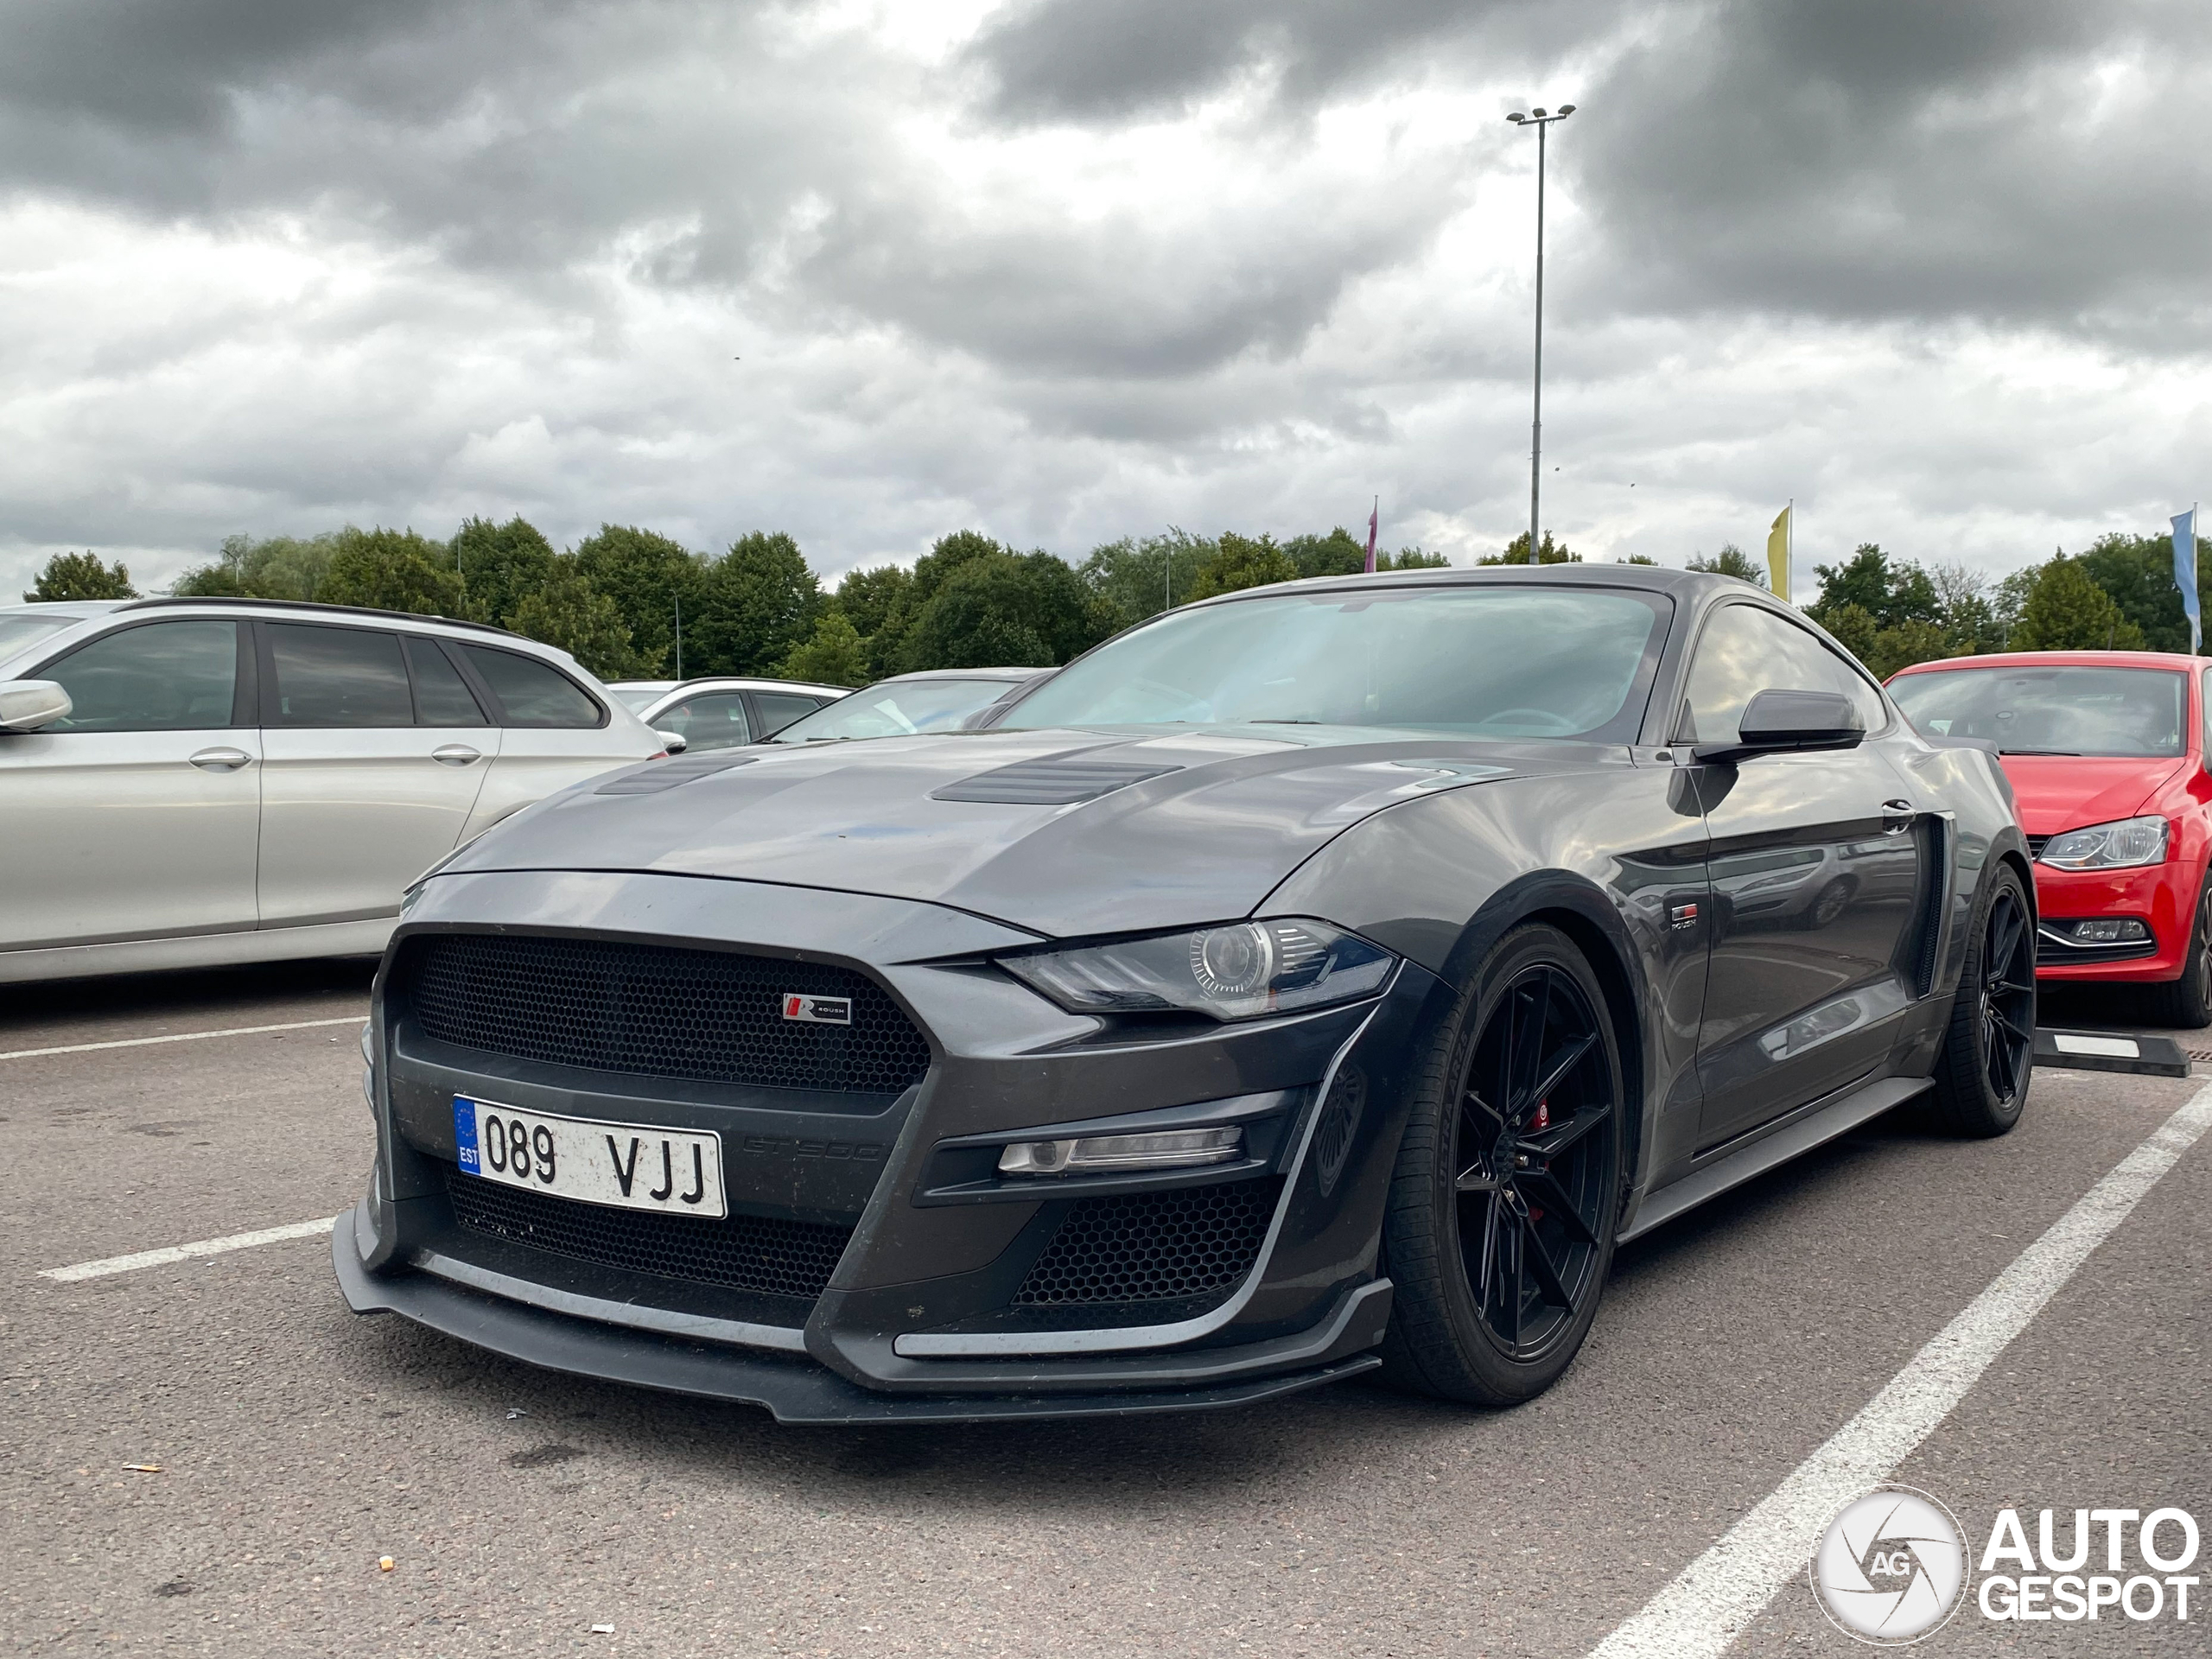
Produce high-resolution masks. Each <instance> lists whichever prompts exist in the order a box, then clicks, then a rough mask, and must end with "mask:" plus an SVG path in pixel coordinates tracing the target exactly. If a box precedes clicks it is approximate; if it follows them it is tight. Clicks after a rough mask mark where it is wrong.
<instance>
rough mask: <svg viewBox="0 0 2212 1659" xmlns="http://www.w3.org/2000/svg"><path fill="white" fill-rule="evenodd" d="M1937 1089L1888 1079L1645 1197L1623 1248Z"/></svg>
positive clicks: (1931, 1081)
mask: <svg viewBox="0 0 2212 1659" xmlns="http://www.w3.org/2000/svg"><path fill="white" fill-rule="evenodd" d="M1935 1086H1936V1080H1935V1078H1933V1077H1884V1078H1882V1079H1880V1080H1879V1081H1878V1082H1874V1083H1869V1084H1861V1085H1860V1086H1859V1087H1858V1088H1856V1089H1854V1090H1852V1091H1851V1092H1850V1093H1849V1094H1847V1095H1846V1096H1844V1097H1843V1098H1842V1099H1840V1100H1838V1101H1834V1102H1832V1103H1829V1104H1828V1105H1826V1106H1822V1107H1820V1108H1818V1109H1815V1110H1813V1111H1810V1112H1808V1113H1806V1114H1805V1115H1804V1116H1802V1117H1798V1118H1795V1119H1793V1120H1791V1121H1790V1122H1786V1123H1784V1124H1783V1126H1782V1127H1781V1128H1778V1129H1775V1130H1773V1131H1771V1132H1770V1133H1769V1134H1766V1135H1761V1136H1760V1137H1759V1138H1758V1140H1756V1141H1752V1142H1751V1144H1750V1145H1749V1146H1746V1147H1740V1148H1738V1150H1736V1151H1734V1152H1732V1153H1730V1154H1728V1155H1727V1156H1726V1157H1725V1158H1722V1159H1720V1160H1718V1161H1717V1162H1714V1163H1711V1164H1708V1165H1707V1166H1705V1167H1704V1168H1702V1169H1696V1170H1692V1171H1691V1172H1690V1173H1688V1174H1687V1175H1685V1176H1683V1177H1682V1178H1681V1179H1680V1180H1677V1181H1674V1182H1670V1183H1669V1185H1665V1186H1662V1187H1661V1188H1660V1189H1659V1190H1658V1191H1657V1192H1649V1193H1646V1194H1645V1195H1644V1199H1643V1203H1642V1204H1641V1205H1638V1206H1637V1211H1636V1219H1635V1220H1634V1221H1632V1222H1631V1223H1630V1224H1629V1225H1628V1226H1627V1227H1625V1228H1624V1229H1623V1230H1622V1231H1621V1234H1620V1237H1619V1242H1620V1243H1624V1244H1625V1243H1628V1241H1629V1240H1630V1239H1632V1238H1640V1237H1642V1236H1643V1235H1644V1234H1645V1233H1648V1232H1649V1231H1650V1230H1652V1229H1653V1228H1655V1227H1659V1226H1662V1225H1663V1224H1666V1223H1668V1222H1670V1221H1672V1220H1674V1218H1675V1217H1677V1216H1679V1215H1681V1214H1683V1213H1685V1212H1686V1211H1691V1210H1694V1209H1696V1208H1697V1206H1698V1205H1700V1204H1703V1203H1704V1202H1705V1201H1706V1200H1707V1199H1708V1198H1719V1196H1720V1195H1721V1194H1722V1193H1723V1192H1726V1191H1728V1189H1729V1188H1730V1187H1732V1186H1740V1185H1743V1184H1744V1183H1745V1181H1748V1180H1751V1179H1753V1178H1754V1177H1756V1176H1760V1175H1764V1174H1765V1173H1767V1171H1769V1170H1770V1169H1773V1168H1775V1167H1777V1166H1779V1165H1782V1164H1786V1163H1788V1162H1789V1160H1791V1159H1792V1158H1796V1157H1799V1156H1801V1155H1802V1154H1805V1153H1808V1152H1810V1151H1812V1149H1813V1148H1814V1147H1817V1146H1821V1145H1824V1144H1825V1143H1827V1141H1833V1140H1834V1139H1835V1138H1836V1137H1837V1136H1838V1135H1848V1134H1849V1133H1850V1132H1851V1131H1852V1130H1853V1129H1855V1128H1858V1127H1859V1125H1860V1124H1861V1123H1864V1122H1866V1121H1867V1120H1868V1119H1870V1118H1876V1117H1879V1116H1881V1115H1882V1114H1883V1113H1884V1112H1886V1111H1888V1110H1890V1109H1891V1108H1892V1107H1896V1106H1902V1105H1904V1103H1905V1102H1907V1101H1908V1100H1910V1099H1912V1098H1913V1096H1916V1095H1920V1094H1924V1093H1925V1092H1926V1091H1927V1090H1930V1089H1932V1088H1934V1087H1935Z"/></svg>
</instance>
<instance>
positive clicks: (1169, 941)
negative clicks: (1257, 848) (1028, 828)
mask: <svg viewBox="0 0 2212 1659" xmlns="http://www.w3.org/2000/svg"><path fill="white" fill-rule="evenodd" d="M998 961H999V966H1000V967H1001V968H1003V969H1006V970H1007V972H1008V973H1010V974H1012V975H1014V976H1015V977H1016V978H1017V979H1020V980H1022V981H1023V982H1026V983H1027V984H1029V985H1031V986H1033V987H1034V988H1037V989H1038V990H1039V991H1042V992H1043V993H1044V994H1045V995H1046V996H1049V997H1051V998H1052V1001H1055V1002H1057V1003H1058V1004H1059V1005H1060V1006H1061V1007H1064V1008H1066V1009H1067V1010H1069V1011H1070V1012H1071V1013H1073V1014H1147V1013H1151V1014H1157V1013H1167V1012H1183V1013H1190V1014H1211V1016H1212V1017H1213V1018H1215V1019H1217V1020H1249V1019H1252V1018H1254V1017H1255V1016H1256V1015H1259V1014H1293V1013H1296V1012H1299V1011H1300V1010H1302V1009H1306V1008H1320V1007H1328V1006H1329V1005H1330V1004H1332V1003H1336V1002H1351V1001H1357V999H1359V998H1360V997H1363V996H1371V995H1374V994H1375V993H1376V991H1378V990H1380V989H1382V988H1383V982H1384V981H1385V980H1387V979H1388V978H1389V976H1390V969H1392V968H1393V967H1394V966H1395V964H1396V963H1397V958H1396V957H1394V956H1392V955H1391V954H1390V953H1389V951H1388V950H1383V949H1382V948H1381V947H1380V946H1378V945H1373V944H1369V943H1368V942H1367V941H1366V940H1365V939H1363V938H1358V937H1357V935H1354V934H1351V933H1346V932H1344V931H1343V930H1342V929H1339V928H1334V927H1331V926H1330V925H1328V924H1327V923H1326V922H1311V921H1306V920H1305V919H1304V918H1297V919H1293V920H1282V921H1266V922H1231V923H1229V924H1228V925H1225V926H1222V927H1203V928H1199V929H1197V930H1196V931H1192V932H1187V933H1158V934H1154V935H1153V936H1152V937H1151V938H1141V939H1120V940H1116V942H1115V943H1113V944H1094V945H1086V946H1084V947H1083V948H1082V949H1080V950H1044V951H1039V952H1037V953H1036V954H1034V955H1031V956H1020V957H1000V958H999V959H998Z"/></svg>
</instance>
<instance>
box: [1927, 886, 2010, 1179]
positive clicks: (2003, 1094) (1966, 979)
mask: <svg viewBox="0 0 2212 1659" xmlns="http://www.w3.org/2000/svg"><path fill="white" fill-rule="evenodd" d="M2035 1031H2036V935H2035V912H2034V911H2033V910H2032V909H2031V907H2030V906H2029V904H2028V896H2027V888H2026V886H2025V885H2024V883H2023V882H2022V881H2021V880H2020V874H2019V872H2018V870H2016V869H2014V868H2012V866H2011V865H2010V864H2003V863H2000V864H1998V865H1996V866H1994V867H1993V868H1992V869H1991V871H1990V874H1989V877H1988V879H1987V880H1985V881H1984V882H1983V883H1982V888H1981V894H1980V897H1979V898H1978V899H1975V901H1974V917H1973V922H1972V931H1970V932H1969V933H1968V934H1967V957H1966V962H1965V964H1964V965H1963V966H1962V967H1961V969H1960V970H1959V989H1958V995H1956V996H1955V998H1954V999H1953V1000H1952V1002H1951V1023H1950V1027H1949V1029H1948V1030H1947V1031H1946V1032H1945V1033H1943V1046H1942V1051H1941V1052H1939V1053H1938V1054H1937V1055H1936V1100H1935V1105H1934V1108H1933V1113H1932V1115H1933V1116H1934V1118H1935V1121H1936V1125H1937V1127H1938V1128H1942V1129H1944V1130H1946V1131H1948V1133H1950V1134H1952V1135H1965V1136H1970V1137H1975V1138H1980V1139H1986V1138H1988V1137H1990V1136H1992V1135H2005V1134H2008V1133H2009V1132H2010V1131H2011V1129H2012V1126H2013V1125H2014V1124H2015V1123H2018V1122H2019V1121H2020V1110H2021V1109H2022V1108H2023V1107H2024V1106H2025V1105H2026V1104H2027V1099H2028V1085H2029V1084H2030V1083H2031V1081H2032V1080H2033V1078H2034V1076H2035Z"/></svg>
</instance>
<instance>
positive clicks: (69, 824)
mask: <svg viewBox="0 0 2212 1659" xmlns="http://www.w3.org/2000/svg"><path fill="white" fill-rule="evenodd" d="M662 747H663V745H662V742H661V740H660V739H659V738H658V737H657V736H655V735H654V734H653V732H652V729H651V728H649V727H647V726H646V725H645V724H644V722H642V721H639V719H638V718H637V716H636V715H632V713H631V712H630V711H629V710H628V709H625V708H623V707H622V706H621V705H620V703H617V702H614V701H613V699H611V698H610V697H608V696H607V694H606V689H605V688H604V687H602V686H601V685H600V684H599V683H598V682H597V681H595V680H594V679H593V678H592V677H591V676H589V675H588V674H586V673H585V672H584V671H582V669H580V668H578V667H577V666H576V664H575V661H574V660H573V659H572V658H569V656H568V655H567V654H566V653H565V652H558V651H555V650H553V649H551V648H550V646H546V645H538V644H536V643H534V642H533V641H531V640H528V639H520V638H518V637H517V636H515V635H513V634H511V633H508V632H505V630H504V629H500V628H492V627H484V626H477V625H475V624H473V623H466V622H446V621H436V620H430V619H429V618H424V617H418V616H402V615H396V614H391V613H385V612H381V611H365V610H356V609H352V608H349V607H341V606H335V605H290V604H277V603H270V602H265V601H253V600H231V599H226V600H196V599H152V600H131V601H120V602H115V601H108V602H102V603H96V604H95V603H86V604H48V605H23V606H9V607H0V849H5V856H4V858H0V981H10V980H26V979H49V978H60V977H67V976H72V975H78V974H99V973H116V972H128V971H133V970H137V969H149V968H176V967H194V966H200V965H202V964H206V963H229V962H261V961H270V960H274V959H277V958H282V957H317V956H344V955H365V954H373V953H374V952H376V951H378V950H382V949H383V948H384V943H385V938H386V937H387V936H388V935H389V934H390V933H391V926H392V922H393V920H394V919H395V918H397V915H398V913H399V902H400V896H401V894H402V893H404V891H405V889H406V887H407V885H408V883H410V881H412V880H414V879H415V878H416V876H418V875H420V874H422V872H423V869H425V868H427V867H428V866H429V865H430V864H432V863H435V861H437V860H439V859H440V858H442V857H444V856H445V855H447V854H448V853H449V852H451V851H452V850H453V849H454V847H455V846H457V845H459V844H460V843H461V842H465V841H467V840H468V839H469V838H470V837H471V836H474V835H476V834H478V833H480V831H481V830H483V829H485V828H486V827H487V826H488V825H491V824H493V823H498V822H499V820H500V819H501V818H504V817H506V816H507V815H508V814H509V813H511V812H512V811H514V810H517V809H518V808H519V807H523V806H526V805H528V804H530V803H531V802H532V801H535V800H537V799H538V798H540V797H542V796H544V795H547V794H550V792H551V791H554V790H556V789H559V788H561V787H562V786H563V785H567V784H569V783H573V782H575V780H577V779H582V778H588V777H590V776H591V775H592V774H594V772H604V771H606V770H607V769H608V768H609V767H611V766H621V765H623V764H625V763H626V762H629V761H633V760H644V759H645V758H646V757H647V756H649V755H652V754H654V753H658V752H659V751H660V750H661V748H662Z"/></svg>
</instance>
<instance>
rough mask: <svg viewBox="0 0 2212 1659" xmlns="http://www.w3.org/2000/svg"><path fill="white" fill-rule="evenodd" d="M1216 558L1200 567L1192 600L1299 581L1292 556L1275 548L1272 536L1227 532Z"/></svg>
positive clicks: (1224, 534) (1194, 584) (1220, 543)
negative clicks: (1272, 584) (1276, 583)
mask: <svg viewBox="0 0 2212 1659" xmlns="http://www.w3.org/2000/svg"><path fill="white" fill-rule="evenodd" d="M1218 549H1219V550H1218V551H1217V552H1216V553H1215V554H1214V556H1212V557H1211V558H1210V559H1208V560H1207V561H1206V562H1205V563H1204V564H1202V565H1200V566H1199V567H1198V580H1197V581H1196V582H1193V583H1192V586H1191V597H1192V599H1211V598H1212V597H1213V596H1214V595H1215V594H1235V593H1241V592H1243V590H1244V589H1245V588H1263V587H1265V586H1267V585H1268V583H1269V582H1295V581H1297V580H1298V567H1297V566H1296V565H1295V564H1294V563H1291V558H1290V555H1289V554H1287V553H1286V552H1284V551H1283V550H1282V549H1281V548H1280V547H1278V546H1276V545H1275V540H1274V537H1272V536H1256V537H1254V536H1239V535H1238V534H1237V533H1236V531H1233V530H1232V531H1223V532H1222V534H1221V536H1220V538H1219V542H1218Z"/></svg>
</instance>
